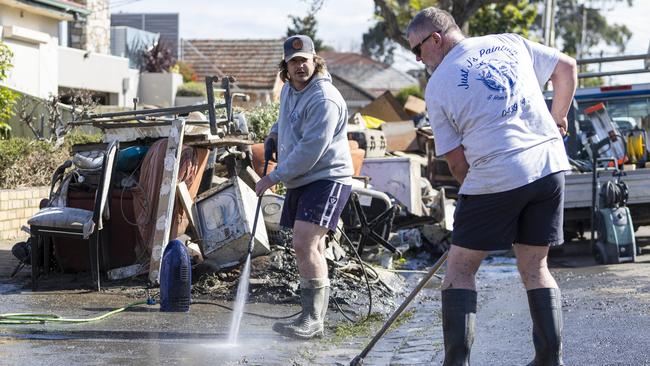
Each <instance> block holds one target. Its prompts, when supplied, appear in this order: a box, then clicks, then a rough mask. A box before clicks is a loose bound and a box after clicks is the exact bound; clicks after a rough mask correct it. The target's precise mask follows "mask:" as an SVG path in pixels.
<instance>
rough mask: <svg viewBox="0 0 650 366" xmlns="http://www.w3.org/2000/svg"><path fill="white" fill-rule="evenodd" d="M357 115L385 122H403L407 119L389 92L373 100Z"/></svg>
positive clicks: (402, 109)
mask: <svg viewBox="0 0 650 366" xmlns="http://www.w3.org/2000/svg"><path fill="white" fill-rule="evenodd" d="M359 113H361V115H362V116H363V115H366V116H372V117H375V118H379V119H381V120H384V121H387V122H390V121H393V122H394V121H404V120H407V119H409V115H408V114H406V112H405V111H404V108H403V107H402V106H401V105H400V103H399V102H398V101H397V99H395V97H394V96H393V94H391V92H389V91H386V92H385V93H384V94H382V95H380V96H379V97H378V98H377V99H375V100H373V101H372V103H370V104H368V105H367V106H365V107H363V108H361V110H359Z"/></svg>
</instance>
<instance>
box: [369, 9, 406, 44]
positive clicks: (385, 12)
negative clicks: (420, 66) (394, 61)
mask: <svg viewBox="0 0 650 366" xmlns="http://www.w3.org/2000/svg"><path fill="white" fill-rule="evenodd" d="M375 5H377V6H378V7H379V10H380V12H381V16H382V17H383V18H384V23H385V24H386V35H387V36H388V37H389V38H390V39H392V40H393V41H395V42H396V43H398V44H399V45H400V46H402V47H404V48H406V49H407V50H409V49H411V47H410V46H409V42H408V40H407V39H406V37H405V36H404V33H402V31H401V30H400V28H399V23H398V22H397V17H396V16H395V13H394V12H393V10H392V9H391V8H390V7H389V6H388V4H386V1H385V0H375Z"/></svg>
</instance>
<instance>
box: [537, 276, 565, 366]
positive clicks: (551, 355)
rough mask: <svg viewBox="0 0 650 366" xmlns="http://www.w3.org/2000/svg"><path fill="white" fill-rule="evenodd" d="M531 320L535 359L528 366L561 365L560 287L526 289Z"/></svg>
mask: <svg viewBox="0 0 650 366" xmlns="http://www.w3.org/2000/svg"><path fill="white" fill-rule="evenodd" d="M528 307H529V308H530V317H531V318H532V320H533V344H534V345H535V359H534V360H533V361H532V362H531V363H529V364H528V366H562V365H564V362H563V361H562V297H561V295H560V289H557V288H538V289H535V290H530V291H528Z"/></svg>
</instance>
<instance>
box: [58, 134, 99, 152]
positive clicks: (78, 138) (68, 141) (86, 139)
mask: <svg viewBox="0 0 650 366" xmlns="http://www.w3.org/2000/svg"><path fill="white" fill-rule="evenodd" d="M101 141H102V134H101V133H96V134H92V135H91V134H87V133H85V132H80V131H75V130H73V131H71V132H68V133H67V134H66V135H65V145H64V146H65V147H66V148H67V149H68V150H70V149H71V148H72V145H78V144H88V143H94V142H101Z"/></svg>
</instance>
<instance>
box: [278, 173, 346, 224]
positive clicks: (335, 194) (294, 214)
mask: <svg viewBox="0 0 650 366" xmlns="http://www.w3.org/2000/svg"><path fill="white" fill-rule="evenodd" d="M351 190H352V187H351V186H349V185H345V184H341V183H337V182H333V181H330V180H317V181H315V182H312V183H309V184H306V185H304V186H301V187H298V188H293V189H287V193H286V195H285V196H284V204H283V206H282V217H281V218H280V225H282V226H284V227H288V228H293V224H294V223H295V221H296V220H300V221H307V222H311V223H313V224H316V225H319V226H322V227H326V228H328V229H330V230H332V231H334V230H336V224H337V223H338V222H339V217H340V216H341V211H343V207H345V204H346V203H347V202H348V198H349V197H350V191H351Z"/></svg>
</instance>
